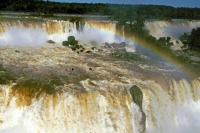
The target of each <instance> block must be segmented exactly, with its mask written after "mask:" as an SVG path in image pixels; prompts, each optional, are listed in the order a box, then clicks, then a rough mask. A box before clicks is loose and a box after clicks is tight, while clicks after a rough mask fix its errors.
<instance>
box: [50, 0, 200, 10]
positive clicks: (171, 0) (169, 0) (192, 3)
mask: <svg viewBox="0 0 200 133" xmlns="http://www.w3.org/2000/svg"><path fill="white" fill-rule="evenodd" d="M50 1H56V2H68V3H71V2H77V3H114V4H153V5H168V6H173V7H199V8H200V0H50Z"/></svg>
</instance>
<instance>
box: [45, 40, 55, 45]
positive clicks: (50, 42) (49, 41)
mask: <svg viewBox="0 0 200 133" xmlns="http://www.w3.org/2000/svg"><path fill="white" fill-rule="evenodd" d="M47 43H49V44H54V43H55V42H54V41H52V40H48V41H47Z"/></svg>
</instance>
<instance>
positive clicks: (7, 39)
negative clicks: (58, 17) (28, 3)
mask: <svg viewBox="0 0 200 133" xmlns="http://www.w3.org/2000/svg"><path fill="white" fill-rule="evenodd" d="M115 25H116V24H115V23H110V22H107V21H100V22H98V21H86V22H85V25H84V26H82V24H80V25H79V27H76V23H73V22H69V21H53V20H51V21H50V20H49V21H44V22H29V21H28V22H22V21H3V22H0V34H1V36H0V45H12V44H15V45H16V43H17V44H18V45H20V44H21V45H37V44H39V45H41V44H44V42H46V41H47V40H52V41H54V42H57V43H61V42H62V41H64V40H67V37H68V36H70V35H73V36H75V37H76V38H77V39H78V40H81V42H82V43H86V44H87V43H91V42H94V41H96V42H97V43H98V44H102V43H104V42H109V43H111V42H114V39H115V31H116V28H115ZM80 28H82V29H83V30H81V31H79V30H77V29H80ZM24 33H26V34H24ZM39 35H40V36H39Z"/></svg>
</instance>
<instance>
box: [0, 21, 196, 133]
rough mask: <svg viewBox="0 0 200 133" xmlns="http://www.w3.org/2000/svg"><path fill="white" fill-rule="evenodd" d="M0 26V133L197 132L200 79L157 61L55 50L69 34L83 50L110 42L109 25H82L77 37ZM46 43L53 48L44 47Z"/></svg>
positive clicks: (50, 24)
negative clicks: (187, 76)
mask: <svg viewBox="0 0 200 133" xmlns="http://www.w3.org/2000/svg"><path fill="white" fill-rule="evenodd" d="M151 23H153V22H151ZM155 23H157V22H155ZM0 27H1V28H0V31H1V36H0V45H1V47H0V64H2V66H0V76H3V77H0V81H1V82H2V83H1V86H0V104H1V107H0V132H1V133H55V132H58V133H72V132H73V133H76V132H77V133H80V132H84V133H90V132H92V133H102V132H103V133H104V132H108V133H169V132H170V133H198V132H199V131H200V127H199V123H200V119H199V118H198V116H199V115H200V78H198V77H197V78H194V79H191V78H186V77H183V76H182V75H181V74H180V72H179V71H177V70H176V69H172V68H171V67H170V68H168V67H166V66H165V65H163V64H159V63H155V62H154V63H148V61H147V62H142V61H121V60H114V59H112V58H110V57H109V54H108V53H107V51H106V50H105V52H104V51H101V52H98V51H93V52H94V53H93V54H88V53H76V52H74V51H72V50H71V49H69V48H67V47H64V46H61V45H59V43H60V42H62V41H63V40H66V39H67V37H68V36H69V35H74V36H75V37H76V39H77V40H79V41H80V43H83V44H84V43H86V44H88V43H91V45H93V44H94V43H92V42H93V41H95V42H96V43H95V44H100V45H101V44H102V43H104V42H114V41H115V34H116V33H115V32H116V25H115V23H110V22H95V21H88V22H87V21H86V22H85V25H84V28H83V30H80V29H79V28H78V29H79V30H78V31H77V27H76V24H74V23H71V22H68V21H47V22H21V21H13V22H1V23H0ZM147 27H148V26H147ZM150 31H151V29H150ZM14 33H15V34H14ZM49 39H51V40H53V41H55V42H56V43H58V44H46V43H45V42H46V41H47V40H49ZM82 41H83V42H82ZM38 45H39V46H40V47H35V46H38ZM8 46H13V47H8ZM19 46H20V47H19ZM29 46H31V47H29ZM16 49H17V50H18V51H17V52H16ZM141 58H143V59H146V58H147V57H141ZM147 59H148V58H147ZM147 59H146V60H147ZM72 68H73V71H72ZM4 77H5V79H8V80H4ZM4 81H5V82H4ZM40 81H41V82H40ZM49 85H50V86H49ZM134 87H135V88H137V89H134Z"/></svg>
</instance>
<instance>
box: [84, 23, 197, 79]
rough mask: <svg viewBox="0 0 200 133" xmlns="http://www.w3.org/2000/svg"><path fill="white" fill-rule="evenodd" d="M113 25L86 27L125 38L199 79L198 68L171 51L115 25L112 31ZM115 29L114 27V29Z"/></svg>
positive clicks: (190, 76)
mask: <svg viewBox="0 0 200 133" xmlns="http://www.w3.org/2000/svg"><path fill="white" fill-rule="evenodd" d="M112 24H113V23H111V22H104V23H102V22H94V21H92V22H88V24H86V26H88V27H92V28H95V29H97V30H104V32H106V33H109V34H114V35H115V36H117V37H119V38H124V40H127V41H129V42H132V43H134V44H136V45H138V46H140V47H143V48H145V49H147V50H148V51H150V52H151V53H152V54H154V55H156V56H158V57H159V58H161V59H162V60H164V61H166V62H167V63H169V64H171V65H172V66H174V67H175V68H176V69H177V70H179V71H180V72H181V73H183V74H184V75H185V76H186V77H188V78H195V77H198V76H199V74H198V68H194V67H192V66H191V65H189V64H185V62H183V60H181V59H180V58H178V57H177V56H175V55H174V54H173V53H172V52H171V51H167V50H166V49H163V48H161V47H159V46H155V45H154V44H152V43H150V42H149V41H147V40H145V39H144V38H141V37H139V36H137V35H133V34H132V33H126V35H124V32H125V31H124V28H123V27H122V28H121V30H117V28H116V25H114V28H115V30H111V28H110V27H112V26H111V25H112ZM112 28H113V27H112Z"/></svg>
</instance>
